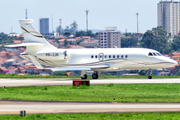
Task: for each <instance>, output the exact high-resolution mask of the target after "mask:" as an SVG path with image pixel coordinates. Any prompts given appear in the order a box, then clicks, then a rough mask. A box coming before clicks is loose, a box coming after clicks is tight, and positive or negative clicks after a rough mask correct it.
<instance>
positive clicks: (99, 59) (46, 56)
mask: <svg viewBox="0 0 180 120" xmlns="http://www.w3.org/2000/svg"><path fill="white" fill-rule="evenodd" d="M65 52H66V53H65ZM149 53H152V54H153V53H155V54H156V56H155V55H153V56H149V55H148V54H149ZM157 53H158V52H157V51H155V50H152V49H144V48H106V49H99V48H94V49H56V50H55V49H52V50H43V51H40V52H37V53H36V54H34V56H36V58H37V61H38V62H39V63H40V64H43V65H49V66H52V67H76V66H77V67H85V66H88V67H93V66H100V65H108V66H109V68H106V69H98V68H92V69H91V70H93V71H116V70H124V69H138V70H144V69H162V68H168V67H172V66H175V65H177V62H176V61H174V60H172V59H170V58H168V57H164V56H162V55H159V56H158V54H157ZM21 56H22V55H21ZM22 57H23V56H22ZM24 58H25V59H27V57H24Z"/></svg>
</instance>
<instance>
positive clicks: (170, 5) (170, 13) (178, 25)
mask: <svg viewBox="0 0 180 120" xmlns="http://www.w3.org/2000/svg"><path fill="white" fill-rule="evenodd" d="M157 6H158V8H157V10H158V26H163V27H164V29H166V31H167V32H168V33H171V35H172V36H174V35H178V33H179V30H180V11H179V10H180V2H177V1H173V0H171V1H162V0H161V1H160V2H159V3H158V5H157Z"/></svg>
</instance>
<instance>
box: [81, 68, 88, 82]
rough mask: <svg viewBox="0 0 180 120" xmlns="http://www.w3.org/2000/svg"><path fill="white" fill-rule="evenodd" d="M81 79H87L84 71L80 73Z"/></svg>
mask: <svg viewBox="0 0 180 120" xmlns="http://www.w3.org/2000/svg"><path fill="white" fill-rule="evenodd" d="M81 79H82V80H84V79H87V75H86V71H85V70H82V71H81Z"/></svg>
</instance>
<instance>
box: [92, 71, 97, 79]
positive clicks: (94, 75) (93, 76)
mask: <svg viewBox="0 0 180 120" xmlns="http://www.w3.org/2000/svg"><path fill="white" fill-rule="evenodd" d="M92 78H93V79H98V72H97V71H94V73H93V74H92Z"/></svg>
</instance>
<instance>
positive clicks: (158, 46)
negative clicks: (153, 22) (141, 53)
mask: <svg viewBox="0 0 180 120" xmlns="http://www.w3.org/2000/svg"><path fill="white" fill-rule="evenodd" d="M141 46H142V47H144V48H150V49H155V50H157V51H159V52H161V53H163V54H164V53H168V51H169V50H171V48H170V46H169V45H168V42H167V32H166V30H165V29H163V27H161V26H158V27H157V28H152V31H151V30H148V31H147V32H146V33H145V34H144V35H143V38H142V41H141ZM170 52H171V51H169V53H170Z"/></svg>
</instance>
